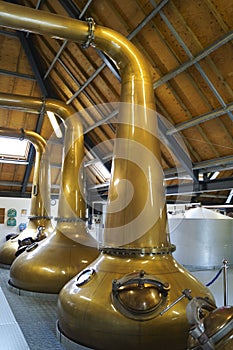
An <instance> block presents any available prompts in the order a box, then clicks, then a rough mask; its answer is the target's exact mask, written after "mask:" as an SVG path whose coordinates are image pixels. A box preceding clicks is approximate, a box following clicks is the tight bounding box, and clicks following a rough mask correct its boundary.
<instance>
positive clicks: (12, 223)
mask: <svg viewBox="0 0 233 350" xmlns="http://www.w3.org/2000/svg"><path fill="white" fill-rule="evenodd" d="M6 224H7V226H16V224H17V222H16V219H15V218H14V217H9V218H8V219H7V222H6Z"/></svg>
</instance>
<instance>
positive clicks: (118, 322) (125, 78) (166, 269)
mask: <svg viewBox="0 0 233 350" xmlns="http://www.w3.org/2000/svg"><path fill="white" fill-rule="evenodd" d="M0 10H1V13H2V15H1V20H0V21H1V25H3V26H8V27H12V28H18V29H22V30H25V31H31V32H35V33H38V31H39V34H46V35H51V36H53V37H59V38H63V39H69V40H73V41H77V42H79V43H82V44H84V46H86V47H87V46H88V45H95V46H96V47H97V48H99V49H101V50H103V51H105V52H106V53H107V54H109V56H110V57H111V58H112V59H113V60H114V62H115V63H116V65H117V66H118V68H119V71H120V74H121V78H122V89H121V104H120V111H119V117H118V128H117V133H116V142H115V148H114V157H113V170H112V176H111V185H110V191H109V201H108V206H107V218H106V223H105V232H104V242H103V249H102V252H101V254H100V255H99V257H98V258H97V259H96V260H95V261H94V262H92V263H91V264H89V266H88V267H87V268H86V269H84V270H83V271H81V272H80V273H79V274H78V275H77V276H75V277H74V278H72V279H71V280H70V281H69V282H68V283H67V284H66V285H65V286H64V287H63V288H62V290H61V292H60V294H59V300H58V329H59V331H60V339H61V340H62V342H64V343H65V342H69V345H68V347H69V349H71V348H74V349H96V350H109V349H112V350H118V349H119V348H121V349H124V350H125V349H128V350H133V349H134V350H135V349H142V348H147V347H148V348H151V349H153V348H156V349H173V350H181V349H186V348H187V341H188V337H189V330H190V325H189V323H188V321H187V315H186V306H187V300H186V299H187V298H185V297H184V294H183V291H184V290H188V291H191V295H192V298H202V299H204V300H206V301H207V303H208V305H210V309H208V310H207V311H208V312H209V313H211V315H213V313H212V312H214V311H215V310H216V306H215V304H214V300H213V296H212V295H211V293H210V292H209V290H208V289H207V288H206V287H205V286H204V285H203V284H201V283H200V282H199V281H198V280H197V279H196V278H194V277H193V276H192V275H191V274H190V273H189V272H188V271H187V270H186V269H185V268H184V267H183V266H182V265H180V264H178V263H177V261H176V260H175V259H174V258H173V256H172V252H173V250H174V246H173V245H172V244H171V243H170V237H169V233H168V231H167V217H166V205H165V196H164V190H163V181H162V180H163V176H162V169H161V161H160V150H159V142H158V139H157V137H156V135H157V122H156V115H155V113H154V112H155V101H154V92H153V87H152V80H151V76H150V72H149V68H148V66H149V65H148V64H147V62H146V61H145V59H144V57H143V55H142V54H141V52H139V50H138V49H137V48H136V47H135V46H134V45H133V44H132V43H131V42H129V41H128V40H127V39H126V38H125V37H123V36H122V35H121V34H119V33H116V32H115V31H113V30H111V29H108V28H104V27H101V26H97V25H95V24H94V22H93V20H91V19H88V22H87V23H85V22H81V21H78V20H74V19H71V18H67V17H62V16H58V15H54V14H51V13H48V12H43V11H40V16H38V11H36V10H34V9H28V8H26V7H23V8H22V7H20V6H17V5H12V4H7V8H6V6H5V5H3V3H2V2H0ZM13 14H14V15H13ZM21 14H23V15H22V16H21ZM16 18H17V20H16ZM38 22H39V23H38ZM61 24H62V25H61ZM38 28H39V29H38ZM139 151H140V152H139ZM135 155H137V160H138V161H139V162H137V161H135ZM211 308H212V309H211ZM211 310H213V311H211ZM224 317H226V316H224ZM224 317H223V318H224ZM216 322H217V323H218V320H217V321H216ZM230 332H232V329H231V331H230ZM231 338H232V337H229V342H230V341H231ZM226 349H227V348H226ZM226 349H224V350H226ZM229 349H230V348H229ZM227 350H228V349H227Z"/></svg>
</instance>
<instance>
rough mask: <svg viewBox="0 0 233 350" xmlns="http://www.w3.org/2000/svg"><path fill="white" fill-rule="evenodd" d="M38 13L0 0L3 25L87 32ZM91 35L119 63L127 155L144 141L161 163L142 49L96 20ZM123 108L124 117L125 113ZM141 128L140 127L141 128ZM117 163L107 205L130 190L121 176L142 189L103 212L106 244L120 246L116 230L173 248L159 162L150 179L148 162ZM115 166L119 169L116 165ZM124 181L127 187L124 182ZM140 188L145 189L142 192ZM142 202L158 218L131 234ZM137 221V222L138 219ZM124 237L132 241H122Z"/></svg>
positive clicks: (76, 35)
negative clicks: (141, 166)
mask: <svg viewBox="0 0 233 350" xmlns="http://www.w3.org/2000/svg"><path fill="white" fill-rule="evenodd" d="M40 16H41V17H42V18H43V20H42V19H40V18H38V12H37V11H35V10H34V9H31V8H26V7H25V6H24V7H22V6H18V5H13V4H7V5H6V4H5V3H4V2H0V24H1V25H3V26H5V27H10V28H16V29H20V30H23V31H29V32H33V33H39V34H46V35H50V36H52V37H56V38H61V39H68V40H73V41H77V42H79V43H81V44H83V43H85V42H86V40H87V33H89V29H90V28H89V25H88V23H85V22H82V21H79V20H75V19H72V18H67V17H64V16H59V15H55V14H52V13H48V12H45V11H40ZM89 34H90V33H89ZM94 37H95V39H94V41H95V42H94V44H95V46H96V47H97V48H99V49H101V50H103V51H105V52H107V53H108V54H109V55H110V57H111V58H112V59H113V60H114V61H115V63H116V65H117V66H118V68H119V70H120V74H121V78H122V92H121V102H122V103H124V105H123V106H121V109H120V116H119V123H122V124H119V125H118V130H117V135H116V138H117V140H118V139H119V138H121V137H123V138H127V140H128V141H126V144H125V147H126V148H128V155H129V154H130V153H131V152H133V153H134V151H135V150H134V145H132V144H135V143H138V144H140V145H142V146H144V145H145V146H146V147H147V148H148V149H149V151H151V153H152V154H151V155H150V157H151V158H154V159H155V160H157V162H158V163H160V150H159V144H158V141H157V139H156V133H157V125H156V121H155V116H154V118H153V117H152V116H151V114H153V111H155V102H154V93H153V87H152V81H151V76H150V72H149V68H148V64H147V62H145V60H144V58H143V56H142V54H141V53H140V52H139V50H138V49H137V48H136V47H135V46H134V45H133V44H132V43H131V42H130V41H128V40H127V39H125V37H123V36H122V35H120V34H119V33H116V32H115V31H113V30H111V29H106V28H104V27H101V26H95V30H94ZM132 104H133V106H134V108H133V109H132V108H131V107H132ZM140 106H142V107H143V108H142V109H143V111H142V113H141V115H140V116H138V117H137V120H136V121H134V117H135V115H138V111H137V109H138V108H139V107H140ZM127 114H128V117H127V118H126V115H127ZM135 122H136V127H135V124H134V123H135ZM151 128H152V129H153V130H154V134H155V135H151V133H150V129H151ZM142 129H143V132H141V130H142ZM120 148H121V146H119V147H118V145H117V144H116V146H115V153H116V156H117V154H118V153H120V152H119V150H120ZM148 154H149V153H148ZM154 159H153V161H154ZM115 163H116V165H114V169H116V170H115V172H114V173H113V175H112V180H111V185H110V191H109V201H110V205H109V207H108V209H109V211H111V207H112V206H114V204H112V202H114V201H115V199H116V198H117V193H122V194H123V197H124V196H125V193H128V189H127V184H124V181H122V180H125V179H127V180H129V182H131V183H132V185H133V188H134V189H135V188H141V189H142V190H141V193H140V190H137V191H134V196H133V200H132V202H131V204H130V205H129V206H127V207H126V208H124V209H123V210H119V211H118V212H114V213H113V214H108V215H107V221H106V231H105V244H106V245H110V246H118V245H119V244H118V242H114V240H112V237H113V236H116V235H118V236H119V235H120V236H122V239H121V241H122V242H121V243H120V246H126V247H128V248H130V247H132V248H141V247H149V248H151V247H152V248H156V249H157V250H159V249H163V248H164V247H165V248H167V249H170V250H171V249H172V248H171V245H170V243H169V241H168V235H167V233H166V221H167V220H166V211H165V196H164V193H163V191H161V189H162V188H163V184H162V172H161V168H159V167H156V168H154V171H153V173H152V174H150V175H149V176H150V178H151V179H152V181H148V172H150V171H151V168H147V169H145V171H146V172H147V173H146V174H145V176H144V174H140V173H139V174H140V175H139V176H138V177H135V170H136V171H137V170H138V167H136V168H135V166H133V165H131V163H130V162H129V161H128V160H124V159H115V160H114V164H115ZM118 163H119V166H118ZM119 169H123V170H120V171H119ZM152 170H153V169H152ZM119 186H121V189H120V191H119V190H118V188H119ZM122 186H124V187H125V188H122ZM143 188H144V193H145V194H144V195H142V191H143ZM147 193H150V194H151V198H153V197H154V196H156V197H158V199H157V201H156V205H155V204H154V201H153V200H151V199H150V198H149V199H148V198H147ZM121 197H122V196H121ZM139 197H140V198H139ZM118 202H120V206H123V203H124V202H125V200H124V198H119V197H118ZM145 206H146V213H145V214H144V215H145V218H149V217H150V216H151V215H153V216H154V217H156V222H155V223H153V224H150V225H149V229H147V230H146V232H143V234H139V235H140V237H137V238H136V239H135V237H134V229H135V226H134V225H131V227H128V226H129V225H128V224H129V220H131V221H134V219H135V218H136V217H137V216H138V213H139V212H140V211H141V209H142V208H143V207H145ZM119 226H120V227H127V237H126V238H124V233H123V234H122V230H120V232H119V231H118V230H117V228H116V227H119ZM136 227H138V223H137V224H136ZM112 231H114V232H115V231H116V233H114V235H113V234H112ZM130 236H132V239H131V241H130V239H129V237H130ZM125 241H126V242H128V241H130V242H129V243H127V244H125Z"/></svg>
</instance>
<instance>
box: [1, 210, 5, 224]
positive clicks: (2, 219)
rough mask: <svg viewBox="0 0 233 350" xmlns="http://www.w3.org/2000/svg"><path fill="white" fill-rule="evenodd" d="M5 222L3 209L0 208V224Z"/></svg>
mask: <svg viewBox="0 0 233 350" xmlns="http://www.w3.org/2000/svg"><path fill="white" fill-rule="evenodd" d="M4 222H5V208H0V224H4Z"/></svg>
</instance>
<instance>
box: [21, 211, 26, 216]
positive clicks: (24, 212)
mask: <svg viewBox="0 0 233 350" xmlns="http://www.w3.org/2000/svg"><path fill="white" fill-rule="evenodd" d="M21 216H22V217H25V216H27V209H21Z"/></svg>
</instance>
